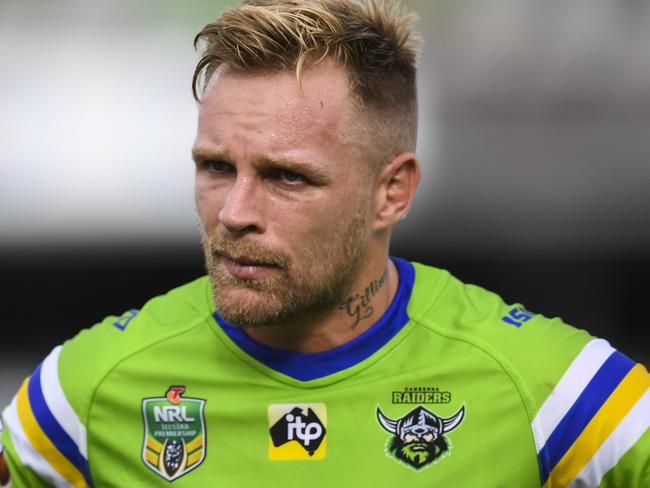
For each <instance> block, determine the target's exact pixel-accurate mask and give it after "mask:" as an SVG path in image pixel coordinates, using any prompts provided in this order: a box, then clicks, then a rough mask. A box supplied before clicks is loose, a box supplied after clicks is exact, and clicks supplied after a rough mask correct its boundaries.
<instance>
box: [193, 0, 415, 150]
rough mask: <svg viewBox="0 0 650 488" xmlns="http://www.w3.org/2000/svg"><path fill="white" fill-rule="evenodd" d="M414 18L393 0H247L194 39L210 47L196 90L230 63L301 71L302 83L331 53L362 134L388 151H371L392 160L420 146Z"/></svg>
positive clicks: (239, 67) (196, 73)
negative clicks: (345, 80) (345, 79)
mask: <svg viewBox="0 0 650 488" xmlns="http://www.w3.org/2000/svg"><path fill="white" fill-rule="evenodd" d="M415 19H416V16H415V15H414V14H405V13H403V12H402V10H401V8H400V6H399V5H398V4H397V3H396V2H395V1H392V0H362V1H355V0H248V1H245V2H244V3H243V4H242V5H240V6H239V7H236V8H233V9H230V10H227V11H226V12H224V13H223V15H222V16H221V17H219V18H218V19H217V20H216V22H214V23H211V24H208V25H206V26H205V27H204V28H203V30H202V31H201V32H199V34H198V35H197V36H196V38H195V39H194V45H195V47H196V46H198V45H199V44H200V43H203V44H204V48H203V50H202V57H201V59H200V61H199V63H198V65H197V66H196V69H195V71H194V77H193V80H192V92H193V94H194V97H195V98H196V100H197V101H200V94H202V93H203V90H204V89H205V86H206V85H207V83H208V81H209V80H210V78H211V76H212V75H213V74H214V72H215V71H216V70H217V68H218V67H219V66H221V65H224V64H225V65H228V66H229V67H230V68H233V69H235V70H239V71H243V72H263V71H269V72H273V71H281V70H295V73H296V77H297V79H298V81H300V76H301V73H302V72H303V71H304V70H305V69H307V68H308V67H309V66H312V65H315V64H317V63H319V62H320V61H322V60H324V59H326V58H327V59H332V60H333V61H334V62H335V63H337V64H339V65H341V66H343V67H344V68H345V69H346V71H347V73H348V83H349V87H350V94H351V96H352V99H353V101H354V102H355V107H356V108H357V111H358V112H359V115H360V116H361V118H362V120H361V123H362V124H363V127H361V132H362V134H360V135H359V136H358V137H363V138H366V137H365V136H366V135H368V136H371V139H373V141H372V144H374V145H375V146H376V145H377V141H378V140H379V141H382V142H383V143H384V144H382V146H384V147H382V148H381V150H380V153H383V154H375V155H371V157H372V159H376V158H379V159H381V160H382V161H383V162H386V161H387V160H389V158H390V156H392V155H395V154H399V153H401V152H405V151H413V150H415V140H416V133H417V94H416V65H417V60H418V56H419V46H420V43H421V41H420V37H419V36H418V35H417V34H416V33H414V32H413V29H412V24H413V22H414V21H415ZM387 138H388V139H387ZM374 149H376V147H375V148H374ZM373 152H376V150H375V151H373ZM387 153H390V154H387Z"/></svg>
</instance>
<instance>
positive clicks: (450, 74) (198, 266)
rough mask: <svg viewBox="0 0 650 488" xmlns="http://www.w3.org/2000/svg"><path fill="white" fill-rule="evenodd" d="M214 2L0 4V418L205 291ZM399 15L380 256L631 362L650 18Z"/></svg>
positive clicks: (586, 5) (649, 201)
mask: <svg viewBox="0 0 650 488" xmlns="http://www.w3.org/2000/svg"><path fill="white" fill-rule="evenodd" d="M234 3H236V2H227V1H217V0H212V1H207V0H193V1H185V2H178V1H172V0H155V1H154V0H129V1H127V0H57V1H56V2H50V1H46V0H27V1H26V0H2V2H1V3H0V275H1V277H2V280H1V281H0V283H2V285H1V286H2V288H3V289H2V293H1V294H0V297H1V298H0V306H1V307H2V313H1V314H0V324H1V329H0V330H1V331H2V336H1V337H0V344H1V346H0V405H3V404H5V403H6V402H8V401H9V399H10V398H11V396H12V395H13V392H14V391H15V390H16V389H17V387H18V386H19V383H20V381H21V379H22V377H24V376H25V375H26V374H28V373H29V372H30V371H31V369H32V368H33V367H34V365H35V364H36V362H37V361H38V360H39V359H40V358H41V357H42V356H44V355H45V354H47V353H48V352H49V351H50V350H51V348H52V347H54V346H55V345H56V344H59V343H61V342H62V341H63V340H65V339H66V338H68V337H70V336H72V335H74V334H75V333H76V332H77V331H78V330H80V329H82V328H85V327H88V326H90V325H92V324H93V323H95V322H97V321H99V320H101V319H102V318H103V317H104V316H106V315H109V314H121V313H122V312H124V311H125V310H127V309H130V308H139V307H140V306H141V305H142V304H143V303H144V302H145V301H146V300H147V299H149V298H150V297H152V296H154V295H156V294H160V293H162V292H165V291H166V290H168V289H169V288H172V287H174V286H177V285H179V284H182V283H183V282H185V281H188V280H190V279H193V278H195V277H197V276H199V275H201V274H202V273H203V265H202V256H201V251H200V246H199V244H198V233H197V230H196V217H195V211H194V205H193V197H192V185H193V163H192V161H191V159H190V146H191V144H192V140H193V136H194V131H195V124H196V122H195V119H196V106H195V103H194V101H193V100H192V97H191V93H190V81H191V76H192V72H193V69H194V65H195V63H196V61H197V55H196V54H195V52H194V50H193V47H192V40H193V37H194V35H195V34H196V33H197V32H198V31H199V30H200V29H201V28H202V27H203V25H204V24H206V23H207V22H209V21H211V20H213V19H214V18H216V16H217V15H218V13H219V12H220V11H222V10H223V9H224V8H225V6H227V5H233V4H234ZM403 3H404V4H405V5H406V6H407V7H408V8H409V9H413V10H415V11H417V12H418V13H419V15H420V23H419V29H420V31H421V32H422V33H423V34H424V37H425V48H424V53H423V56H422V60H421V67H420V78H419V90H420V99H421V100H420V104H421V113H420V134H419V152H418V156H419V158H420V160H421V163H422V166H423V181H422V184H421V188H420V190H419V195H418V199H417V204H416V206H415V208H414V209H413V211H412V212H411V214H410V215H409V218H408V219H407V220H406V221H404V222H403V223H401V224H400V225H399V226H398V228H397V229H396V232H395V236H394V247H393V253H394V254H396V255H401V256H404V257H407V258H410V259H414V260H419V261H424V262H426V263H429V264H433V265H436V266H438V267H443V268H447V269H449V270H450V271H451V272H452V273H454V274H455V275H456V276H458V277H459V278H461V279H462V280H464V281H466V282H472V283H475V284H478V285H480V286H483V287H485V288H488V289H490V290H493V291H495V292H497V293H499V294H501V295H502V296H503V297H504V299H505V300H506V301H508V302H521V303H524V304H525V305H526V307H527V308H528V309H530V310H532V311H535V312H539V313H543V314H544V315H546V316H560V317H562V318H563V319H564V320H565V321H567V322H569V323H571V324H573V325H575V326H577V327H581V328H586V329H588V330H590V331H591V332H592V333H594V334H596V335H600V336H604V337H606V338H608V339H609V340H610V342H612V343H613V344H614V345H615V346H617V347H619V348H620V349H622V350H623V351H625V352H626V353H627V354H628V355H629V356H631V357H633V358H634V359H636V360H639V361H642V362H645V363H646V364H648V363H650V349H649V347H648V343H649V341H648V339H649V338H650V334H649V333H648V329H647V328H648V325H647V319H646V318H645V316H646V315H647V309H648V305H649V301H650V299H649V296H650V294H649V292H650V287H649V286H648V284H647V283H648V281H647V280H648V276H650V217H649V215H650V211H649V210H650V29H648V27H647V26H648V25H650V2H648V1H645V0H562V1H556V0H485V1H482V2H475V1H469V0H437V1H431V0H420V1H417V0H412V1H408V0H407V1H405V2H403ZM549 360H550V361H552V353H550V354H549Z"/></svg>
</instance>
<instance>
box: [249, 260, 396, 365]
mask: <svg viewBox="0 0 650 488" xmlns="http://www.w3.org/2000/svg"><path fill="white" fill-rule="evenodd" d="M397 285H398V274H397V269H396V268H395V265H394V264H393V262H392V261H391V260H390V259H382V260H380V261H379V262H377V263H376V265H374V266H369V267H367V268H366V269H364V271H362V272H361V273H360V274H359V276H358V277H357V279H356V280H355V281H354V284H353V285H352V286H351V287H350V290H349V292H348V293H347V294H346V295H345V297H346V298H345V299H344V300H343V301H342V302H341V303H340V304H339V306H338V307H336V308H333V309H331V310H328V311H325V312H323V313H320V314H318V315H312V316H302V317H300V319H299V320H296V321H294V322H290V323H287V324H282V325H280V326H276V327H260V328H254V329H246V331H245V332H246V334H247V335H248V336H249V337H250V338H251V339H253V340H254V341H256V342H257V343H259V344H262V345H264V346H268V347H272V348H274V349H280V350H285V351H293V352H303V353H316V352H323V351H327V350H330V349H333V348H335V347H338V346H340V345H342V344H345V343H346V342H349V341H351V340H352V339H354V338H355V337H358V336H359V335H361V334H363V333H364V332H365V331H366V330H368V329H369V328H370V327H371V326H372V325H373V324H374V323H375V322H376V321H377V320H379V318H380V317H381V316H382V315H383V313H384V312H385V311H386V309H387V308H388V306H389V305H390V303H391V301H392V299H393V297H394V296H395V293H396V291H397Z"/></svg>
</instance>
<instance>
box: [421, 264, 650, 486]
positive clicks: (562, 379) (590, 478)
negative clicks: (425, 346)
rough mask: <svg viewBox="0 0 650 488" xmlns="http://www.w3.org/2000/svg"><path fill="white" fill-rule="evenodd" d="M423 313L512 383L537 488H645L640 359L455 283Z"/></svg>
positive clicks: (648, 439) (645, 403) (645, 406)
mask: <svg viewBox="0 0 650 488" xmlns="http://www.w3.org/2000/svg"><path fill="white" fill-rule="evenodd" d="M417 269H418V270H419V271H420V273H421V274H425V273H426V271H427V270H426V269H424V268H422V267H420V268H417ZM429 316H432V317H434V320H435V321H436V322H437V323H438V324H443V325H444V326H445V327H446V328H447V329H448V330H451V331H453V333H454V334H457V335H462V337H464V338H465V339H466V340H468V341H470V342H473V343H475V344H477V345H479V346H480V348H482V349H483V350H484V351H487V352H489V353H490V354H491V355H492V357H493V358H495V359H496V360H497V361H499V362H500V363H501V365H502V367H503V368H504V370H506V371H508V373H509V375H510V376H511V377H512V378H513V381H515V383H516V384H517V385H518V388H519V389H520V392H521V396H522V401H523V402H524V405H525V408H526V409H527V411H528V416H529V419H530V426H531V430H532V433H533V439H534V442H535V448H536V451H537V457H538V465H539V470H540V480H541V485H542V486H543V487H544V488H564V487H576V488H577V487H581V488H583V487H590V488H594V487H599V486H600V487H606V488H613V487H623V486H624V487H626V488H641V487H650V430H649V427H650V375H649V374H648V371H647V370H646V368H645V367H644V366H643V365H641V364H639V363H637V362H635V361H634V360H632V359H630V358H629V357H627V356H626V355H624V354H623V353H621V352H620V351H617V350H616V349H615V348H614V347H612V346H611V345H610V344H609V343H608V342H607V341H606V340H604V339H598V338H594V337H593V336H591V335H590V334H589V333H587V332H586V331H584V330H580V329H577V328H575V327H571V326H569V325H567V324H565V323H564V322H563V321H562V320H560V319H558V318H547V317H544V316H543V315H541V314H536V313H533V312H529V311H528V310H526V309H525V308H524V307H523V306H522V305H521V304H517V303H515V304H508V303H506V302H504V301H503V300H502V299H501V298H500V297H499V296H498V295H496V294H494V293H491V292H489V291H487V290H484V289H483V288H481V287H477V286H474V285H466V284H463V283H461V282H459V281H458V280H456V279H451V280H450V281H449V283H448V285H447V287H446V290H445V293H443V294H442V295H441V296H440V297H439V298H438V299H437V301H436V302H435V303H434V306H433V307H432V309H431V311H430V312H429Z"/></svg>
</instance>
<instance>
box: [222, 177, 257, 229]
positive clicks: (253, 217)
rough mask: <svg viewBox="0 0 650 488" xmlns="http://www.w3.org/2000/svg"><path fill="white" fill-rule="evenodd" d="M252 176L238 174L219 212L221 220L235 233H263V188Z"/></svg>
mask: <svg viewBox="0 0 650 488" xmlns="http://www.w3.org/2000/svg"><path fill="white" fill-rule="evenodd" d="M259 186H260V185H259V183H258V182H257V181H256V180H255V178H254V177H252V176H246V175H240V174H238V175H237V177H236V179H235V181H234V183H233V185H232V186H231V187H230V189H229V190H228V193H227V194H226V198H225V201H224V204H223V207H222V208H221V211H220V212H219V221H220V222H221V224H223V226H224V227H225V228H226V229H227V230H228V231H229V232H231V233H233V234H245V233H263V232H264V230H265V222H264V219H263V215H262V212H261V209H262V205H261V194H260V193H261V188H260V187H259Z"/></svg>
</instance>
